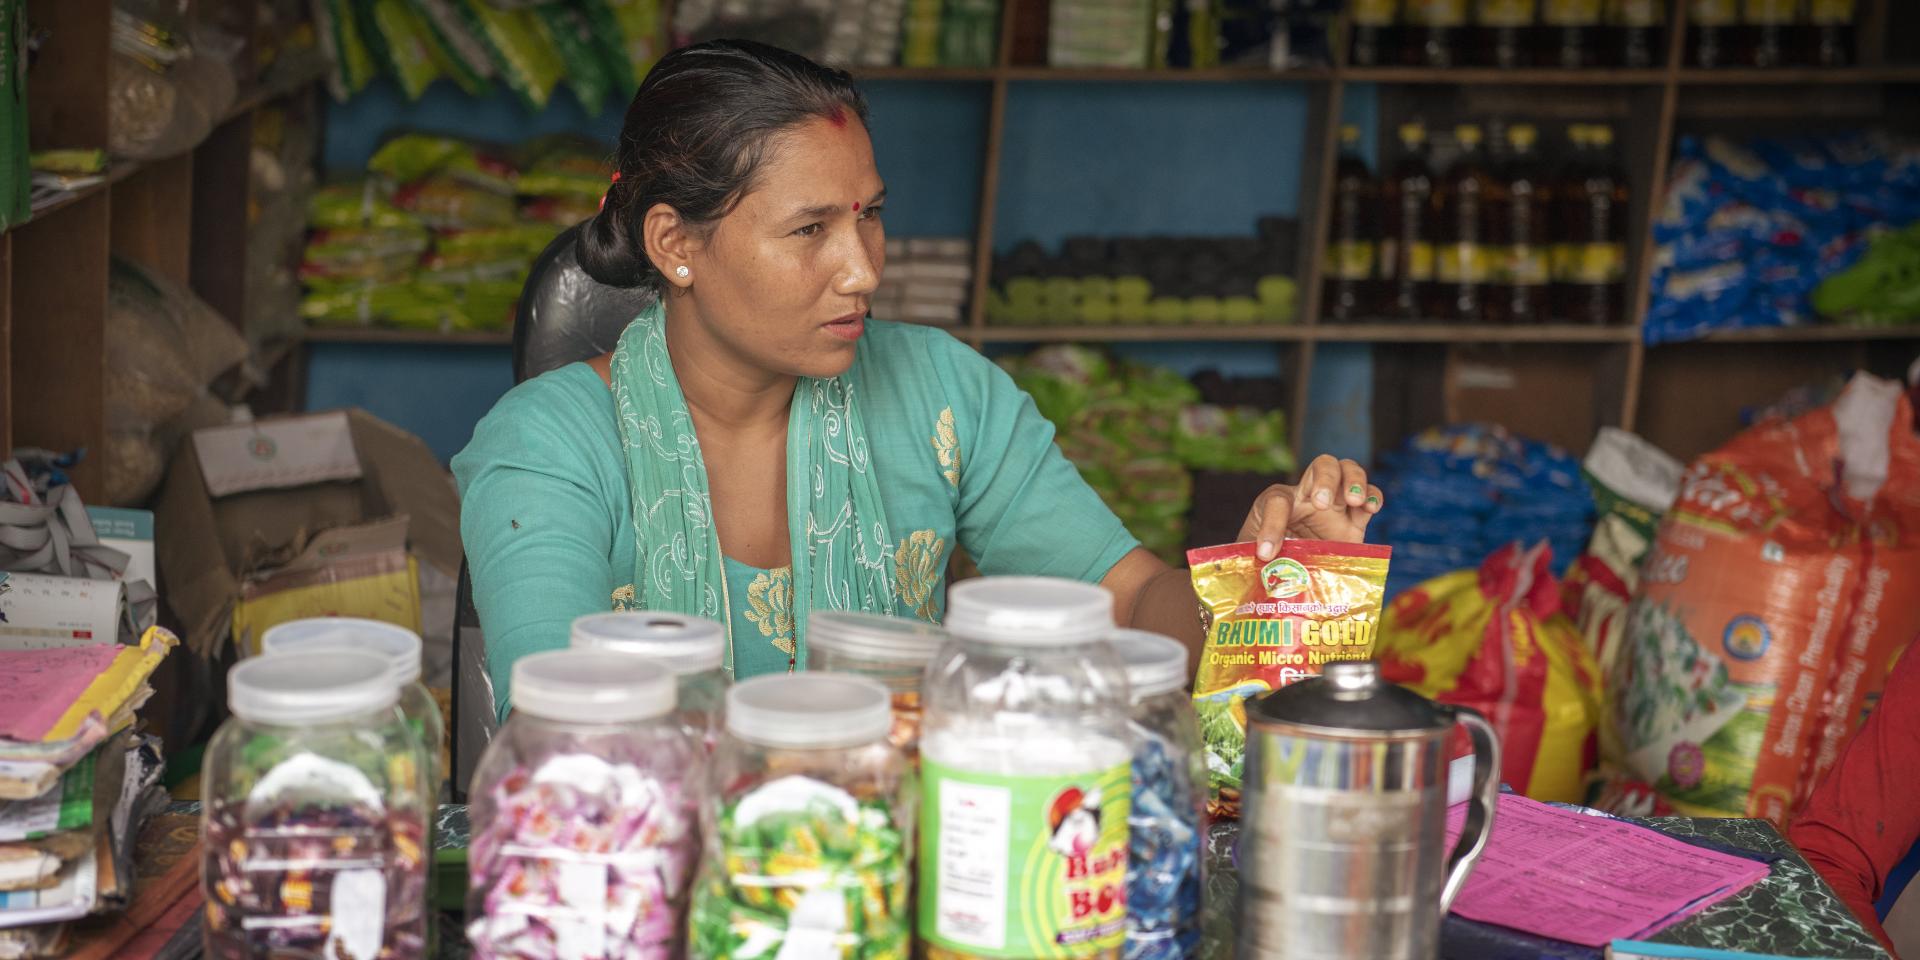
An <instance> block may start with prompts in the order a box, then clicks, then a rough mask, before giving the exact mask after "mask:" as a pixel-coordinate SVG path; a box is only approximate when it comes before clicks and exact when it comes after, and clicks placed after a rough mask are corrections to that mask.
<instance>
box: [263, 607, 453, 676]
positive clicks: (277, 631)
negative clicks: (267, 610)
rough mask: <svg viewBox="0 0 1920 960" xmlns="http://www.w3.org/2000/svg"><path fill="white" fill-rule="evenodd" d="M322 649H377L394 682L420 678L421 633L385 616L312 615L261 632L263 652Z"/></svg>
mask: <svg viewBox="0 0 1920 960" xmlns="http://www.w3.org/2000/svg"><path fill="white" fill-rule="evenodd" d="M320 649H326V650H365V651H367V652H369V653H377V654H379V655H380V656H383V657H386V658H387V659H388V661H389V662H390V663H391V664H392V666H393V682H394V683H397V684H400V685H402V686H404V685H406V684H409V683H413V682H415V681H417V680H419V679H420V635H419V634H417V633H414V632H413V631H412V630H408V629H407V628H406V627H402V626H399V625H397V624H392V623H387V622H386V621H384V620H363V619H361V618H359V617H310V618H308V619H305V620H289V621H287V622H286V623H282V624H280V625H278V626H274V627H269V628H267V632H266V633H263V634H261V635H260V652H261V653H262V654H276V655H277V654H282V653H291V652H293V651H295V650H320Z"/></svg>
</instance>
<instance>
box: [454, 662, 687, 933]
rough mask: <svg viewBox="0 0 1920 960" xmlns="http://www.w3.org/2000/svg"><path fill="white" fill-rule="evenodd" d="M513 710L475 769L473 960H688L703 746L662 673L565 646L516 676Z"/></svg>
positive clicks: (518, 665)
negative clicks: (686, 934) (685, 928)
mask: <svg viewBox="0 0 1920 960" xmlns="http://www.w3.org/2000/svg"><path fill="white" fill-rule="evenodd" d="M513 693H514V713H513V716H511V717H510V718H508V720H507V723H506V725H505V726H503V727H502V728H501V730H500V732H499V734H498V735H497V736H496V737H495V738H494V740H493V742H492V743H491V744H489V745H488V746H487V752H486V754H485V755H484V756H483V757H482V758H481V760H480V766H479V768H478V769H477V770H476V771H475V774H474V783H473V789H472V791H471V796H472V797H473V807H472V839H471V840H470V842H469V849H468V857H467V864H468V874H469V879H470V883H469V886H468V893H467V939H468V940H469V941H470V942H471V944H472V947H473V955H474V956H475V957H477V958H482V960H485V958H492V957H550V958H552V957H562V956H580V957H594V958H605V960H667V958H671V957H679V956H681V955H682V939H681V936H682V935H681V929H682V925H683V920H684V917H685V908H686V894H687V888H688V883H689V881H690V879H691V877H692V873H693V861H694V857H695V856H696V855H697V853H698V850H699V832H698V829H697V826H698V816H699V797H700V793H701V791H700V783H701V781H702V774H703V773H704V768H703V762H702V761H703V756H704V751H703V750H702V749H701V748H700V746H699V745H698V744H697V743H696V742H695V740H694V739H693V738H692V737H690V736H689V735H688V733H687V731H686V730H685V729H684V728H683V727H682V726H681V724H680V721H679V719H678V717H677V716H676V715H675V713H674V706H675V702H676V701H675V694H674V678H673V674H672V673H671V672H670V671H669V670H668V669H667V667H666V665H665V664H663V663H661V662H660V661H657V660H649V659H646V658H643V657H638V656H633V655H631V654H624V653H617V652H612V651H605V650H581V649H570V650H555V651H550V652H547V653H538V654H533V655H531V656H526V657H522V658H521V659H520V660H518V661H516V662H515V663H514V665H513Z"/></svg>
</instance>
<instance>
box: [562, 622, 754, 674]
mask: <svg viewBox="0 0 1920 960" xmlns="http://www.w3.org/2000/svg"><path fill="white" fill-rule="evenodd" d="M573 646H574V648H575V649H592V650H614V651H618V652H620V653H628V654H637V655H639V656H643V657H649V658H651V659H654V660H658V661H660V662H661V663H664V664H666V665H667V667H668V669H670V670H672V671H673V672H674V673H675V674H676V675H680V676H685V675H686V674H689V673H701V672H703V671H707V670H718V669H720V661H721V660H722V659H724V658H725V656H726V652H727V631H726V628H725V627H722V626H720V624H718V623H715V622H714V621H712V620H708V619H706V618H705V617H690V616H683V615H681V614H677V613H654V612H651V611H645V610H639V611H633V612H630V613H590V614H588V615H586V616H584V617H580V618H578V619H576V620H574V621H573Z"/></svg>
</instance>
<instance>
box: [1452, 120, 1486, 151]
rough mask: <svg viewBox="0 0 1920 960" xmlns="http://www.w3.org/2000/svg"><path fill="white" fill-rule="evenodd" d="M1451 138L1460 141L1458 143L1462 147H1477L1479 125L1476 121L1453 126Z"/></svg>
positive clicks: (1478, 143)
mask: <svg viewBox="0 0 1920 960" xmlns="http://www.w3.org/2000/svg"><path fill="white" fill-rule="evenodd" d="M1453 138H1454V139H1455V140H1458V141H1460V145H1461V146H1463V147H1477V146H1479V145H1480V125H1479V124H1477V123H1463V124H1461V125H1459V126H1457V127H1454V128H1453Z"/></svg>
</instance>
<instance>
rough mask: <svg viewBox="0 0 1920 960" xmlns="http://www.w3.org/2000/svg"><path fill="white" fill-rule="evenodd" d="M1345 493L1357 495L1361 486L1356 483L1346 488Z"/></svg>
mask: <svg viewBox="0 0 1920 960" xmlns="http://www.w3.org/2000/svg"><path fill="white" fill-rule="evenodd" d="M1347 492H1348V493H1359V492H1361V486H1360V485H1359V484H1357V483H1356V484H1354V485H1353V486H1351V487H1348V488H1347Z"/></svg>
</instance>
